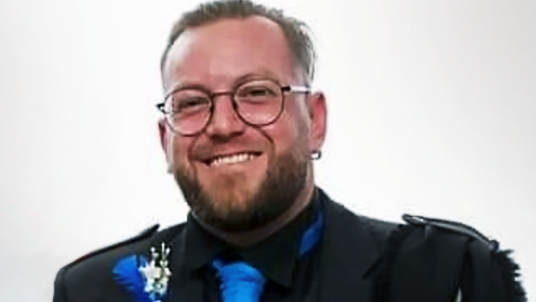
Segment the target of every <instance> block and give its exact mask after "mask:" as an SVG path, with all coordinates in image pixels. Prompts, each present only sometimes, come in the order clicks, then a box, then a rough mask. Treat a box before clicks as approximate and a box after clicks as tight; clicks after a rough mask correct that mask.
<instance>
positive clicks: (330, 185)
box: [0, 0, 536, 301]
mask: <svg viewBox="0 0 536 302" xmlns="http://www.w3.org/2000/svg"><path fill="white" fill-rule="evenodd" d="M185 2H186V1H180V0H174V1H171V0H166V1H164V0H159V1H127V0H106V1H105V0H98V1H90V0H87V1H83V0H47V1H44V0H17V1H15V0H7V1H6V0H2V1H1V2H0V102H1V109H0V150H1V151H0V152H1V153H0V184H1V185H0V270H1V273H0V299H1V300H2V301H51V299H52V283H53V279H54V276H55V273H56V271H57V270H58V269H59V268H60V267H61V266H62V265H64V264H66V263H68V262H69V261H71V260H73V259H75V258H76V257H78V256H80V255H82V254H84V253H86V252H88V251H90V250H93V249H95V248H97V247H100V246H103V245H107V244H109V243H112V242H115V241H117V240H120V239H122V238H126V237H129V236H132V235H133V234H135V233H136V232H138V231H139V230H141V229H143V228H145V227H147V226H149V225H150V224H152V223H156V222H161V223H162V224H164V225H171V224H173V223H176V222H178V221H182V219H184V217H185V214H186V211H187V208H186V207H185V205H184V203H183V201H182V197H181V196H180V193H179V191H178V189H177V188H176V186H175V184H174V182H173V180H172V178H171V177H170V176H169V175H167V174H166V173H165V163H164V157H163V155H162V152H161V150H160V146H159V142H158V139H157V127H156V120H157V118H158V117H159V115H158V113H157V111H156V109H155V108H154V104H155V103H156V102H158V101H159V100H160V97H161V90H160V81H159V69H158V66H159V57H160V54H161V51H162V50H163V48H164V45H165V40H166V36H167V34H168V32H169V30H170V28H171V24H172V22H173V21H174V20H175V19H176V18H177V17H178V16H179V15H180V13H181V12H183V11H184V10H185V9H189V8H192V7H193V6H194V4H195V3H194V2H192V1H188V3H187V4H185ZM267 3H269V4H271V5H274V6H277V7H283V8H285V9H286V10H287V12H288V13H289V14H291V15H294V16H297V17H299V18H302V19H304V20H305V21H306V22H308V23H309V24H310V26H311V28H312V30H313V32H314V33H315V39H316V41H317V43H318V50H319V56H320V60H319V68H318V78H317V80H316V82H315V85H314V87H315V88H317V89H321V90H323V91H325V93H326V95H327V97H328V101H329V129H328V140H327V142H326V145H325V148H324V150H323V151H324V157H323V158H322V159H321V161H319V162H317V163H316V174H317V182H318V183H319V184H320V186H322V187H323V188H324V189H326V190H327V192H328V193H329V194H330V195H331V196H332V197H333V198H334V199H336V200H338V201H340V202H342V203H344V204H346V205H347V206H349V207H350V208H352V209H353V210H355V211H357V212H359V213H362V214H365V215H370V216H375V217H380V218H383V219H388V220H394V221H399V216H400V215H401V214H402V213H406V212H409V213H415V214H421V215H428V216H436V217H443V218H447V219H454V220H459V221H463V222H465V223H468V224H471V225H473V226H475V227H476V228H478V229H479V230H481V231H482V232H483V233H484V234H486V235H489V236H491V237H493V238H496V239H498V240H500V241H501V243H502V244H503V247H505V248H512V249H515V250H516V253H515V259H516V261H518V262H519V263H520V264H521V266H522V268H523V273H524V277H523V281H524V285H525V287H526V288H527V290H528V291H529V294H530V295H531V296H532V297H534V295H535V290H536V258H535V257H534V255H535V254H536V245H535V241H536V240H535V237H536V236H535V235H534V232H535V231H536V220H535V219H534V217H533V216H534V214H536V212H535V206H534V204H533V203H534V201H535V199H536V190H535V188H536V159H535V154H536V120H535V115H536V17H535V16H536V2H535V1H530V0H526V1H522V0H466V1H461V0H460V1H458V0H434V1H428V0H422V1H418V0H406V1H391V2H389V3H387V1H385V2H384V1H372V0H369V1H342V0H330V1H316V2H313V1H310V0H302V1H292V2H290V1H283V0H280V1H270V2H267Z"/></svg>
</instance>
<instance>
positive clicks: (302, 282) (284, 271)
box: [181, 193, 320, 302]
mask: <svg viewBox="0 0 536 302" xmlns="http://www.w3.org/2000/svg"><path fill="white" fill-rule="evenodd" d="M319 203H320V201H319V198H317V194H316V193H315V194H314V196H313V198H312V201H311V202H310V204H309V205H308V206H307V207H306V209H305V210H303V211H302V212H301V213H300V214H299V215H298V216H297V217H296V218H295V219H294V220H292V221H291V222H290V223H289V224H288V225H287V226H285V227H284V228H283V229H281V230H279V231H278V232H276V233H274V234H273V235H271V236H269V237H268V238H266V239H265V240H263V241H261V242H259V243H256V244H254V245H253V246H251V247H247V248H241V249H239V248H235V247H233V246H231V245H229V244H227V243H225V242H224V241H222V240H220V239H219V238H217V237H215V236H214V235H212V234H211V233H209V232H208V231H206V230H205V229H204V228H203V227H202V226H201V225H200V224H199V223H198V222H197V221H196V220H195V218H193V217H192V215H191V214H190V215H189V216H188V220H187V222H186V245H185V247H184V253H185V254H184V256H185V259H188V261H187V262H186V263H185V266H186V267H185V269H184V270H182V271H181V273H183V274H188V275H189V276H190V278H191V280H190V281H189V282H202V288H203V293H204V296H203V300H202V302H220V301H221V294H220V291H219V280H218V279H217V278H216V274H215V271H214V269H213V268H212V266H211V262H212V260H213V259H215V258H217V257H224V258H228V259H229V258H231V259H241V260H244V261H246V262H247V263H249V264H250V265H252V266H254V267H255V268H257V269H258V270H259V271H261V272H262V274H263V275H264V277H265V278H266V280H267V282H266V285H265V287H264V291H263V294H262V296H261V302H275V301H277V302H287V301H288V302H290V301H304V300H305V296H306V294H307V293H308V292H310V291H309V290H308V289H309V286H310V283H311V282H310V281H311V278H312V275H313V274H312V270H313V262H314V261H313V260H314V258H315V255H316V254H317V253H316V250H317V249H318V248H317V247H314V248H313V250H312V251H310V252H308V253H306V254H305V255H303V256H301V257H300V256H299V249H300V243H301V239H302V236H303V233H304V232H305V231H306V229H307V228H308V227H309V226H310V225H311V223H312V222H313V219H314V218H315V217H316V213H317V212H318V209H319ZM197 299H199V298H198V297H185V299H184V301H192V302H194V301H198V300H197ZM199 302H201V301H199Z"/></svg>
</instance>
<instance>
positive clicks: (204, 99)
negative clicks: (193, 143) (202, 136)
mask: <svg viewBox="0 0 536 302" xmlns="http://www.w3.org/2000/svg"><path fill="white" fill-rule="evenodd" d="M210 107H211V102H210V98H209V96H208V95H207V94H206V93H205V92H203V91H201V90H197V89H183V90H179V91H176V92H174V93H173V94H171V95H170V96H169V97H168V99H166V108H165V111H166V112H167V113H168V120H169V123H170V124H171V125H172V126H173V128H174V129H175V131H177V132H179V133H181V134H193V133H195V132H197V131H199V130H201V129H202V128H203V127H204V126H205V124H206V123H207V121H208V120H209V118H210Z"/></svg>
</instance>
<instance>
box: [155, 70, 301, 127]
mask: <svg viewBox="0 0 536 302" xmlns="http://www.w3.org/2000/svg"><path fill="white" fill-rule="evenodd" d="M285 92H288V93H309V92H310V89H309V87H306V86H291V85H287V86H281V85H280V84H279V83H277V82H276V81H273V80H269V79H263V80H250V81H247V82H244V83H242V84H240V85H238V86H236V87H235V88H234V89H233V90H232V91H223V92H210V91H207V90H206V89H203V88H199V87H194V88H191V87H190V88H188V87H186V88H180V89H177V90H174V91H172V92H171V93H169V94H168V95H167V96H166V97H165V99H164V102H162V103H159V104H157V105H156V107H157V108H158V110H160V111H161V112H162V113H164V115H165V117H166V121H167V123H168V124H169V125H170V126H171V128H172V129H173V131H175V132H177V133H179V134H181V135H184V136H188V135H196V134H198V133H200V132H202V131H203V130H204V129H205V127H206V126H207V125H208V124H209V123H210V120H211V119H212V115H213V114H214V99H215V97H217V96H220V95H229V96H230V97H231V101H232V104H233V109H234V111H235V112H236V114H237V115H238V117H239V118H240V119H241V120H242V121H243V122H244V123H246V124H248V125H252V126H258V127H259V126H266V125H269V124H272V123H274V122H275V121H276V120H277V119H278V118H279V116H280V115H281V113H282V112H283V108H284V103H285V97H284V93H285Z"/></svg>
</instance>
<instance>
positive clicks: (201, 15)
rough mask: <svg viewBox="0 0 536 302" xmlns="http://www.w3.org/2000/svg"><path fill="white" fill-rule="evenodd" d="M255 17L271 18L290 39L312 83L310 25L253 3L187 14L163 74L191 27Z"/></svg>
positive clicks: (223, 2) (222, 3)
mask: <svg viewBox="0 0 536 302" xmlns="http://www.w3.org/2000/svg"><path fill="white" fill-rule="evenodd" d="M251 16H261V17H265V18H268V19H270V20H272V21H274V22H275V23H277V24H278V25H279V27H280V28H281V30H283V33H284V34H285V37H286V39H287V42H288V45H289V48H290V50H291V53H292V55H293V57H294V59H295V60H296V62H297V63H298V64H299V66H300V67H301V69H302V70H303V72H304V73H305V74H304V75H305V80H306V81H308V82H309V81H312V79H313V76H314V69H315V68H314V65H315V61H316V53H315V49H314V45H313V42H312V39H311V37H310V35H309V33H308V31H309V29H308V27H307V25H306V24H305V23H304V22H302V21H300V20H298V19H295V18H292V17H289V16H286V15H284V14H283V11H281V10H278V9H273V8H268V7H265V6H263V5H260V4H256V3H253V2H251V1H249V0H218V1H213V2H208V3H204V4H201V5H199V6H198V7H197V8H195V9H194V10H192V11H190V12H187V13H185V14H184V15H183V16H182V17H181V18H180V19H179V20H178V21H177V22H176V23H175V24H174V26H173V28H172V30H171V33H170V35H169V38H168V42H167V45H166V48H165V50H164V53H163V54H162V58H161V61H160V68H161V71H162V72H163V70H164V65H165V63H166V60H167V56H168V53H169V50H170V48H171V46H172V45H173V43H174V42H175V40H177V38H178V37H179V36H180V35H181V34H182V33H183V32H184V31H185V30H187V29H188V28H192V27H197V26H201V25H205V24H208V23H212V22H216V21H220V20H223V19H241V18H247V17H251Z"/></svg>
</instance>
